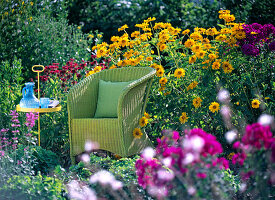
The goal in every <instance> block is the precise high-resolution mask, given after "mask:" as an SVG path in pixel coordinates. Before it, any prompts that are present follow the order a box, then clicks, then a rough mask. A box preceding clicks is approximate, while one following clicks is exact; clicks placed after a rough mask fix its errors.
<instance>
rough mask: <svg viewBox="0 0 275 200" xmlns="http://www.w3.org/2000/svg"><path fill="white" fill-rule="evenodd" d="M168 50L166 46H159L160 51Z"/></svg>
mask: <svg viewBox="0 0 275 200" xmlns="http://www.w3.org/2000/svg"><path fill="white" fill-rule="evenodd" d="M166 48H167V46H166V44H161V45H160V46H159V50H160V51H163V50H165V49H166Z"/></svg>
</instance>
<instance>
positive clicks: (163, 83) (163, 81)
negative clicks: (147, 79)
mask: <svg viewBox="0 0 275 200" xmlns="http://www.w3.org/2000/svg"><path fill="white" fill-rule="evenodd" d="M167 81H168V80H167V78H165V77H162V78H161V79H159V84H161V85H165V84H166V83H167Z"/></svg>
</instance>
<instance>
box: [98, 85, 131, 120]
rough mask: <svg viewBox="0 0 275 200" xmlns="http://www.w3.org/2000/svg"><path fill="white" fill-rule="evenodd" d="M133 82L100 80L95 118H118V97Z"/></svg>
mask: <svg viewBox="0 0 275 200" xmlns="http://www.w3.org/2000/svg"><path fill="white" fill-rule="evenodd" d="M130 83H131V82H110V81H103V80H99V88H98V99H97V107H96V112H95V116H94V118H116V117H117V106H118V99H119V97H120V95H121V93H122V91H123V90H124V88H125V87H126V86H127V85H129V84H130Z"/></svg>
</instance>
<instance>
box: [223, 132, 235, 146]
mask: <svg viewBox="0 0 275 200" xmlns="http://www.w3.org/2000/svg"><path fill="white" fill-rule="evenodd" d="M236 138H237V131H235V130H232V131H228V132H227V133H225V139H226V141H227V142H228V143H232V142H233V141H234V140H235V139H236Z"/></svg>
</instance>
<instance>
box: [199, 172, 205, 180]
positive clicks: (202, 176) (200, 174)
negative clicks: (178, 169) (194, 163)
mask: <svg viewBox="0 0 275 200" xmlns="http://www.w3.org/2000/svg"><path fill="white" fill-rule="evenodd" d="M197 177H198V178H201V179H204V178H206V177H207V175H206V173H197Z"/></svg>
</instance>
